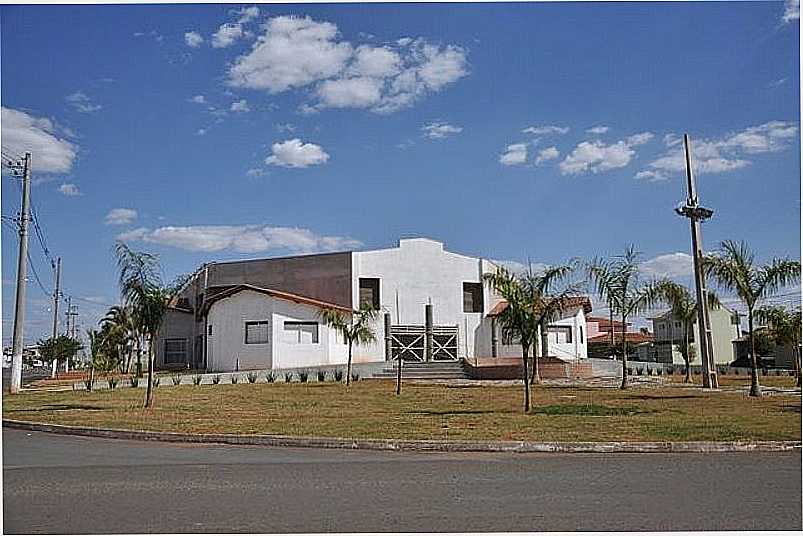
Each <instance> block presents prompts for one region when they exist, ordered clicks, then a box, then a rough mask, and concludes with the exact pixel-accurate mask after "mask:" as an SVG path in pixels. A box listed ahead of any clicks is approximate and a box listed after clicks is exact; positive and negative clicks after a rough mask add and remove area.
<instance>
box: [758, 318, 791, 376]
mask: <svg viewBox="0 0 803 536" xmlns="http://www.w3.org/2000/svg"><path fill="white" fill-rule="evenodd" d="M756 320H757V321H758V322H760V323H762V324H765V325H766V326H767V327H768V328H769V330H770V334H771V335H772V338H773V339H775V344H777V345H779V346H786V345H790V346H792V352H793V353H794V360H795V361H794V363H795V365H794V366H795V376H796V383H795V385H796V386H797V387H800V386H801V370H800V368H801V367H800V338H801V335H800V332H801V314H800V308H797V309H794V310H788V309H785V308H784V307H780V306H777V305H775V306H764V307H759V308H758V309H756Z"/></svg>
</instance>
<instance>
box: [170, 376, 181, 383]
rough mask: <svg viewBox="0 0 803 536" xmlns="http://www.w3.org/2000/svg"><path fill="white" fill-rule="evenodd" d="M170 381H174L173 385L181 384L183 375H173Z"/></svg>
mask: <svg viewBox="0 0 803 536" xmlns="http://www.w3.org/2000/svg"><path fill="white" fill-rule="evenodd" d="M170 379H171V380H172V381H173V385H180V384H181V374H173V376H171V377H170Z"/></svg>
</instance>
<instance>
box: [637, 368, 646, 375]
mask: <svg viewBox="0 0 803 536" xmlns="http://www.w3.org/2000/svg"><path fill="white" fill-rule="evenodd" d="M643 373H644V369H643V368H641V367H638V368H636V376H641V375H642V374H643Z"/></svg>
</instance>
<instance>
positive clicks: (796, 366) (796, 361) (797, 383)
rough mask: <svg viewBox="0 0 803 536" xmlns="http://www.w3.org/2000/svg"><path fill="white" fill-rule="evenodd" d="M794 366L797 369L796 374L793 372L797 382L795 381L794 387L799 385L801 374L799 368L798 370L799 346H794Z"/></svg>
mask: <svg viewBox="0 0 803 536" xmlns="http://www.w3.org/2000/svg"><path fill="white" fill-rule="evenodd" d="M795 368H796V369H797V370H796V371H795V372H796V373H797V374H795V375H796V376H797V382H795V387H800V376H801V370H800V346H798V347H797V348H795Z"/></svg>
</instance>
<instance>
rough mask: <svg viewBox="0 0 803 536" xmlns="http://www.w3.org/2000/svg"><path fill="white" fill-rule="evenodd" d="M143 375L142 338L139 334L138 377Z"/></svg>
mask: <svg viewBox="0 0 803 536" xmlns="http://www.w3.org/2000/svg"><path fill="white" fill-rule="evenodd" d="M141 377H142V340H141V339H140V337H139V335H137V378H141Z"/></svg>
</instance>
